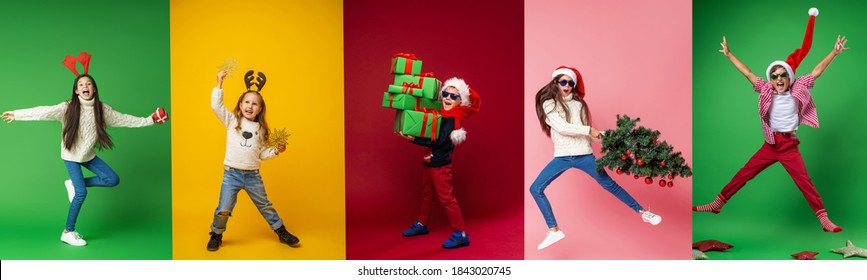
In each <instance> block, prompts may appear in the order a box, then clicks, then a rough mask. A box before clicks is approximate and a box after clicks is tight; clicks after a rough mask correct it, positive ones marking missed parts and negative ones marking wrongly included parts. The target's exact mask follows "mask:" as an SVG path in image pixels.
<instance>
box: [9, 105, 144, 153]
mask: <svg viewBox="0 0 867 280" xmlns="http://www.w3.org/2000/svg"><path fill="white" fill-rule="evenodd" d="M78 101H79V102H81V113H80V114H79V117H78V133H77V134H76V136H75V142H74V143H73V145H72V149H66V145H65V144H64V143H65V142H64V141H63V136H62V134H61V142H60V158H62V159H63V160H66V161H74V162H88V161H90V160H92V159H93V158H94V157H96V151H94V149H93V147H94V146H95V145H96V140H97V134H96V121H95V118H94V116H93V114H94V113H93V107H94V106H93V105H94V103H96V102H95V101H94V100H93V99H91V100H84V99H82V98H81V96H79V97H78ZM68 106H69V101H64V102H63V103H60V104H57V105H54V106H39V107H34V108H30V109H22V110H15V111H14V113H15V120H20V121H45V120H52V121H60V124H61V127H66V122H65V121H64V120H63V116H64V115H65V114H66V108H67V107H68ZM102 117H103V119H104V120H105V125H106V126H112V127H143V126H149V125H153V124H154V121H153V119H151V118H150V117H136V116H130V115H126V114H123V113H120V112H118V111H115V110H114V109H113V108H111V106H108V105H107V104H105V103H102Z"/></svg>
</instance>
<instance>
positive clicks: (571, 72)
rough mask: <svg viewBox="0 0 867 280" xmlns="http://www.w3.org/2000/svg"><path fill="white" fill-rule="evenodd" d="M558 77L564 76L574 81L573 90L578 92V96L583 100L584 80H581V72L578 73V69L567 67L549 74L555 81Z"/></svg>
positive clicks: (558, 68)
mask: <svg viewBox="0 0 867 280" xmlns="http://www.w3.org/2000/svg"><path fill="white" fill-rule="evenodd" d="M559 75H566V76H569V77H570V78H572V81H575V90H576V91H578V96H581V98H584V79H582V78H581V72H578V69H575V68H572V67H567V66H560V67H557V70H554V73H551V79H556V78H557V76H559Z"/></svg>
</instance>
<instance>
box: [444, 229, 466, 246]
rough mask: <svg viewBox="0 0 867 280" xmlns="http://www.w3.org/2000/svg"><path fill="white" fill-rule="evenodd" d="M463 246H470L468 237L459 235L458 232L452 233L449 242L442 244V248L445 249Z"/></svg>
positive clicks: (462, 234)
mask: <svg viewBox="0 0 867 280" xmlns="http://www.w3.org/2000/svg"><path fill="white" fill-rule="evenodd" d="M464 246H470V236H469V235H468V234H464V233H461V232H460V231H455V233H452V237H450V238H449V240H446V242H443V248H446V249H455V248H460V247H464Z"/></svg>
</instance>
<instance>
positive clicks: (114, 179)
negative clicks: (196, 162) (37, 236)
mask: <svg viewBox="0 0 867 280" xmlns="http://www.w3.org/2000/svg"><path fill="white" fill-rule="evenodd" d="M90 58H91V55H90V54H88V53H85V52H82V53H81V54H79V55H78V57H77V58H75V57H72V56H69V55H67V56H66V59H65V60H64V61H63V64H64V65H65V66H66V67H68V68H69V70H71V71H72V73H73V74H75V76H76V77H75V81H74V82H73V83H72V98H70V100H68V101H64V102H62V103H60V104H57V105H54V106H40V107H34V108H30V109H22V110H15V111H9V112H4V113H3V115H2V117H3V119H4V120H5V121H6V122H9V123H11V122H12V121H15V120H20V121H42V120H51V121H60V124H61V128H62V131H63V133H62V138H61V145H60V158H62V159H63V162H64V164H65V165H66V170H67V172H69V180H66V181H65V182H64V185H66V193H67V196H68V198H69V202H70V203H69V213H68V214H67V217H66V227H65V228H64V229H63V233H62V234H61V235H60V240H61V241H63V242H66V243H67V244H69V245H72V246H84V245H87V241H85V240H84V238H83V237H82V236H81V235H80V234H79V233H78V232H76V231H75V222H76V221H77V220H78V214H79V212H80V211H81V207H82V204H84V199H85V198H86V197H87V187H114V186H116V185H117V184H118V183H119V182H120V178H119V177H118V175H117V173H115V172H114V170H112V169H111V167H109V166H108V164H106V163H105V162H104V161H102V159H100V158H99V157H98V156H97V155H96V151H94V147H97V148H99V149H100V150H103V149H112V148H114V142H113V141H112V140H111V136H109V135H108V133H107V132H106V130H105V127H106V126H113V127H144V126H150V125H153V124H155V123H157V124H162V123H164V122H165V121H167V120H168V115H166V112H165V110H163V109H162V108H157V110H156V111H155V112H154V113H153V114H151V116H150V117H141V118H140V117H136V116H130V115H126V114H123V113H120V112H117V111H115V110H114V109H113V108H111V106H108V104H105V103H102V102H101V101H100V100H99V90H98V89H97V87H96V80H94V79H93V77H92V76H90V75H89V74H88V68H89V66H90ZM76 62H80V63H81V64H82V66H83V67H84V73H83V74H81V75H79V74H78V70H76V67H75V66H76ZM81 167H84V168H87V169H88V170H90V171H91V172H93V173H94V174H96V176H95V177H88V178H84V174H83V173H82V172H81Z"/></svg>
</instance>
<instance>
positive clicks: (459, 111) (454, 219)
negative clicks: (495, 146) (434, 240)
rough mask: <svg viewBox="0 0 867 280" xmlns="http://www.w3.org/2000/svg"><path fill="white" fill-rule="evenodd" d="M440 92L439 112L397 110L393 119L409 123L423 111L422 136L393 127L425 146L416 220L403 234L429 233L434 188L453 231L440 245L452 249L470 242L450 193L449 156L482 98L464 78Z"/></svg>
mask: <svg viewBox="0 0 867 280" xmlns="http://www.w3.org/2000/svg"><path fill="white" fill-rule="evenodd" d="M441 94H442V97H440V99H441V102H442V107H441V108H440V109H439V111H437V110H430V109H426V108H425V109H424V110H423V111H422V112H415V111H403V112H402V114H404V115H402V116H401V115H400V114H401V113H399V116H398V120H396V122H399V123H404V124H405V123H407V122H409V121H408V120H407V119H405V118H409V117H410V116H412V115H411V114H422V115H423V116H422V118H423V122H422V124H421V131H419V132H420V133H419V134H418V135H422V136H421V137H416V136H413V135H407V134H404V132H408V131H405V130H404V129H402V128H401V127H396V128H400V129H399V131H398V133H399V135H400V136H401V137H403V138H406V139H407V140H410V141H411V142H412V143H414V144H417V145H421V146H425V147H427V149H425V156H424V163H423V164H424V173H423V175H422V176H423V181H422V188H423V189H422V205H421V213H420V214H419V218H418V220H417V221H415V222H414V223H413V224H412V226H410V228H409V229H407V230H405V231H404V232H403V235H404V236H407V237H410V236H416V235H422V234H427V233H428V229H427V226H426V225H425V224H427V223H428V222H429V221H430V210H431V206H432V204H431V203H432V202H433V196H434V191H436V195H437V199H438V200H439V201H440V203H441V204H442V206H443V208H444V209H445V211H446V216H447V217H448V220H449V224H450V225H451V226H452V229H453V230H454V233H453V234H452V236H451V237H450V238H449V239H448V240H446V241H445V242H443V243H442V247H443V248H446V249H454V248H460V247H464V246H468V245H470V240H469V236H468V235H467V232H466V229H465V227H464V219H463V216H462V215H461V209H460V206H459V205H458V202H457V200H456V199H455V197H454V195H453V194H452V188H453V186H452V159H451V157H450V155H451V153H452V151H453V150H454V148H455V145H458V144H460V143H462V142H463V141H464V140H465V139H466V131H465V130H464V129H463V128H461V123H462V122H463V120H465V119H467V118H469V117H470V116H471V115H472V114H473V113H475V112H477V111H478V110H479V106H480V104H481V101H480V99H479V95H478V94H476V92H475V91H473V90H472V89H470V88H469V86H467V84H466V82H464V80H462V79H458V78H451V79H449V80H447V81H446V82H445V84H444V85H443V87H442V91H441ZM416 117H417V116H416ZM427 122H431V124H430V125H431V129H430V130H426V128H427ZM437 129H438V131H437ZM426 131H430V132H429V135H430V137H429V138H427V137H425V136H426V135H427V134H428V132H426Z"/></svg>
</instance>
